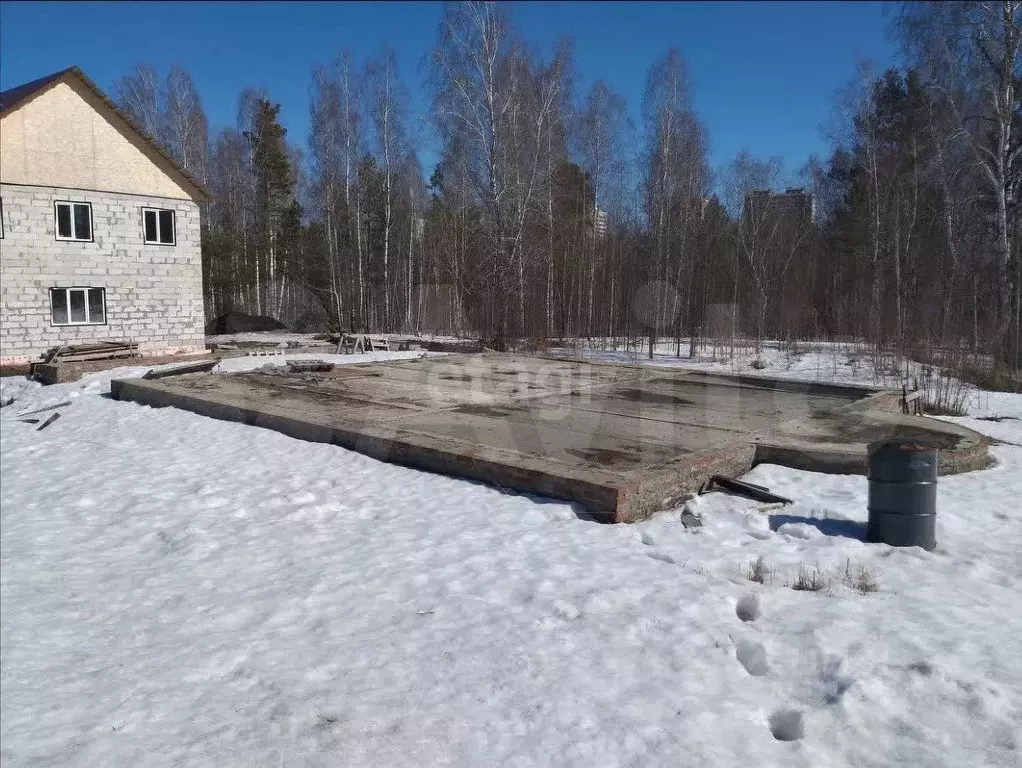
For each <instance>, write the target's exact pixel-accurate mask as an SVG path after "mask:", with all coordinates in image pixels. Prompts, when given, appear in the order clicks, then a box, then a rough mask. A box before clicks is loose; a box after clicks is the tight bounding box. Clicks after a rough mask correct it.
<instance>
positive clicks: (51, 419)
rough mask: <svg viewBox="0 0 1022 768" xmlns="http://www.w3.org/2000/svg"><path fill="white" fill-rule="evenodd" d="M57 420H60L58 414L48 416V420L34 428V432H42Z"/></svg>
mask: <svg viewBox="0 0 1022 768" xmlns="http://www.w3.org/2000/svg"><path fill="white" fill-rule="evenodd" d="M59 418H60V414H59V413H54V414H52V415H51V416H50V418H48V419H47V420H46V421H44V422H43V423H42V424H40V425H39V426H38V427H37V428H36V432H42V431H43V430H44V429H46V428H47V427H48V426H50V424H52V423H53V422H55V421H56V420H57V419H59Z"/></svg>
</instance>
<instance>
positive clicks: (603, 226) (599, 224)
mask: <svg viewBox="0 0 1022 768" xmlns="http://www.w3.org/2000/svg"><path fill="white" fill-rule="evenodd" d="M593 226H594V227H595V228H596V236H597V237H598V238H599V239H600V240H602V239H603V238H605V237H606V236H607V212H606V211H605V210H603V209H602V208H597V209H596V217H595V221H594V223H593Z"/></svg>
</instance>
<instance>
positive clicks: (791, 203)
mask: <svg viewBox="0 0 1022 768" xmlns="http://www.w3.org/2000/svg"><path fill="white" fill-rule="evenodd" d="M775 216H776V217H780V218H782V219H784V220H785V221H786V222H787V223H790V224H792V225H793V226H810V225H812V223H813V222H814V221H815V220H816V201H815V200H814V199H813V195H812V193H811V192H807V191H806V190H805V189H803V188H802V187H788V188H787V189H785V190H784V192H772V191H771V190H769V189H757V190H755V191H754V192H751V193H750V194H748V195H746V196H745V206H744V208H743V210H742V218H746V219H749V218H751V219H752V220H757V219H760V218H763V217H771V218H772V217H775Z"/></svg>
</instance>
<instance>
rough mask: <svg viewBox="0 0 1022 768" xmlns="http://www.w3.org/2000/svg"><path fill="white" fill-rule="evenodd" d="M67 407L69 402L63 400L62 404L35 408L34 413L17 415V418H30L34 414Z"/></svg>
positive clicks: (26, 412)
mask: <svg viewBox="0 0 1022 768" xmlns="http://www.w3.org/2000/svg"><path fill="white" fill-rule="evenodd" d="M68 405H71V401H70V400H65V401H64V402H62V403H57V404H56V405H47V406H44V407H42V408H36V409H35V410H34V411H25V412H24V413H19V414H18V416H19V417H20V416H32V415H33V414H36V413H42V412H43V411H52V410H54V409H55V408H64V407H65V406H68Z"/></svg>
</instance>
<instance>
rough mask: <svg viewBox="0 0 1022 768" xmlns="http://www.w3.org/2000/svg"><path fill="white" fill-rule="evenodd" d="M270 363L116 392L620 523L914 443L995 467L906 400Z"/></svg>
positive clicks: (950, 458)
mask: <svg viewBox="0 0 1022 768" xmlns="http://www.w3.org/2000/svg"><path fill="white" fill-rule="evenodd" d="M268 363H269V364H268V365H267V366H265V367H264V368H262V369H260V370H258V371H253V372H247V373H240V374H186V375H181V376H175V377H172V378H169V379H162V380H155V381H142V380H138V379H131V380H118V381H114V382H113V384H112V392H113V394H114V396H115V397H117V398H119V399H122V400H133V401H136V402H139V403H143V404H147V405H152V406H175V407H179V408H184V409H186V410H190V411H193V412H196V413H200V414H204V415H207V416H211V417H214V418H221V419H228V420H232V421H241V422H245V423H248V424H253V425H256V426H263V427H267V428H270V429H275V430H277V431H280V432H283V433H285V434H288V435H291V436H293V437H297V438H301V439H306V440H315V441H319V442H328V443H333V444H336V445H340V446H343V447H345V448H350V449H352V450H356V451H359V452H362V453H365V454H368V455H370V456H374V457H376V458H379V459H383V460H386V461H392V462H395V463H400V464H405V465H409V466H413V467H418V468H422V469H427V470H431V471H437V472H443V473H446V474H452V475H456V476H460V477H467V478H472V479H476V480H481V481H484V482H487V483H491V484H494V485H497V486H500V487H502V488H507V489H513V490H517V491H524V492H530V493H537V494H541V495H545V496H552V497H555V498H561V499H567V500H571V501H576V502H579V503H580V504H583V505H584V506H586V507H587V508H588V509H589V511H590V512H591V513H593V514H594V515H596V516H598V517H601V518H605V519H607V520H612V521H615V522H627V521H632V520H637V519H641V518H643V517H647V516H648V515H650V514H652V513H653V512H655V511H657V510H660V509H665V508H669V507H670V506H673V505H674V504H676V503H677V502H678V501H679V500H680V499H681V498H683V497H684V496H685V495H686V494H688V493H690V492H693V491H695V490H697V489H698V488H699V487H700V486H701V485H702V484H703V483H704V482H705V481H706V480H707V479H708V478H709V477H710V475H712V474H725V475H737V474H741V473H743V472H745V471H748V470H749V469H750V468H751V467H752V466H753V465H754V464H755V463H757V462H760V461H772V462H777V463H782V464H789V465H792V466H797V467H801V468H805V469H814V470H818V471H833V472H859V473H862V472H865V467H866V444H867V443H868V442H870V441H872V440H874V439H880V438H881V437H888V436H894V435H901V434H908V433H909V432H911V433H912V434H920V435H921V434H925V435H926V436H928V437H931V438H934V439H936V440H937V441H938V442H939V443H940V444H941V446H942V450H941V461H942V468H943V469H945V470H948V471H963V470H965V469H972V468H976V467H978V466H982V464H983V463H984V462H985V460H986V449H987V443H986V440H985V439H984V438H983V437H982V436H981V435H978V434H977V433H975V432H971V431H970V430H967V429H964V428H961V427H957V426H954V425H950V424H947V423H945V422H940V421H933V420H929V419H922V418H920V417H909V416H903V415H902V414H900V413H892V412H889V411H888V410H887V409H890V408H891V407H893V406H895V405H896V404H897V402H898V401H897V397H896V396H892V395H891V393H883V392H877V391H875V390H871V389H867V388H858V387H843V386H831V385H820V384H801V383H798V382H779V381H772V380H767V379H757V378H755V377H745V376H743V377H727V376H722V377H718V376H712V375H708V374H703V373H695V372H687V371H684V370H679V369H669V368H654V367H646V366H624V365H610V364H596V363H590V362H585V361H577V360H566V359H552V358H540V357H527V356H515V355H502V354H495V353H494V354H480V355H455V356H437V357H425V358H419V359H415V360H401V361H393V362H382V363H370V364H362V365H352V366H338V367H337V368H335V369H334V370H332V371H328V372H317V373H289V372H288V371H287V369H286V368H284V367H283V365H282V364H281V365H277V366H274V365H273V364H272V361H268Z"/></svg>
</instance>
